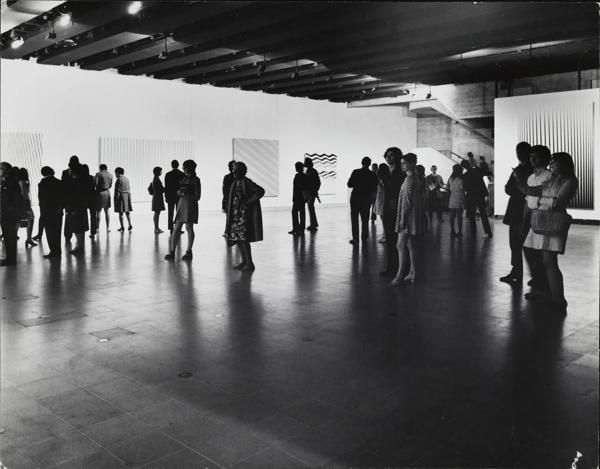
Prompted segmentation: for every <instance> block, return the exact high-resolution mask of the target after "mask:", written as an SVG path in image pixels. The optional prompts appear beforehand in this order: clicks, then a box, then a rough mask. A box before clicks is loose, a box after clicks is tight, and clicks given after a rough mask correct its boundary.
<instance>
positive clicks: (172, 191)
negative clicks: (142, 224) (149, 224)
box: [165, 160, 184, 233]
mask: <svg viewBox="0 0 600 469" xmlns="http://www.w3.org/2000/svg"><path fill="white" fill-rule="evenodd" d="M171 168H173V169H172V170H171V171H169V172H168V173H167V174H165V202H166V203H167V227H168V228H169V231H170V232H171V233H173V215H174V213H175V207H176V206H177V201H178V200H179V195H178V194H177V189H179V181H181V179H182V178H183V176H184V174H183V172H182V171H180V170H179V169H178V168H179V161H177V160H173V161H171Z"/></svg>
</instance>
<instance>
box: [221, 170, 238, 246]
mask: <svg viewBox="0 0 600 469" xmlns="http://www.w3.org/2000/svg"><path fill="white" fill-rule="evenodd" d="M234 163H235V161H234V160H231V161H230V162H229V163H227V167H228V168H229V172H228V173H227V174H226V175H225V176H223V186H222V190H223V199H222V200H221V210H222V211H223V213H225V214H227V204H228V203H229V192H230V191H231V185H232V184H233V180H234V177H233V165H234ZM225 225H227V220H226V221H225ZM223 237H224V238H225V237H227V228H225V232H223Z"/></svg>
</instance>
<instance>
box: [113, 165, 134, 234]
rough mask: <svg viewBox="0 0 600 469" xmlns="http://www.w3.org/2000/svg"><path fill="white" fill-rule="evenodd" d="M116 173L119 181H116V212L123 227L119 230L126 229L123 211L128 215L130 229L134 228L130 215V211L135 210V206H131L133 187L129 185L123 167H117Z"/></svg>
mask: <svg viewBox="0 0 600 469" xmlns="http://www.w3.org/2000/svg"><path fill="white" fill-rule="evenodd" d="M115 175H116V177H117V181H116V182H115V212H117V213H118V214H119V224H120V225H121V228H119V229H118V230H117V231H124V230H125V228H124V227H123V213H125V216H126V217H127V224H128V225H129V228H127V229H128V230H129V231H131V229H132V228H133V226H131V218H130V216H129V212H131V211H133V207H132V206H131V188H130V186H129V179H127V178H126V177H125V170H124V169H123V168H121V167H118V168H115Z"/></svg>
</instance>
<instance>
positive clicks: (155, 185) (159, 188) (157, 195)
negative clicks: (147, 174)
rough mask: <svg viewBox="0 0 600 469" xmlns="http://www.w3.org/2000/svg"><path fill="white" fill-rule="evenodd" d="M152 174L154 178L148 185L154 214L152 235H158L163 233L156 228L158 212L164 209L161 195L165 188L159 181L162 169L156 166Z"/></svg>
mask: <svg viewBox="0 0 600 469" xmlns="http://www.w3.org/2000/svg"><path fill="white" fill-rule="evenodd" d="M152 173H153V174H154V178H153V179H152V182H151V183H150V184H151V185H152V211H153V212H154V234H160V233H162V232H163V230H161V229H160V228H159V227H158V220H159V218H160V212H162V211H163V210H164V209H165V202H164V199H163V194H164V193H165V186H163V183H162V182H161V180H160V175H161V174H162V168H161V167H160V166H156V167H155V168H154V169H153V170H152Z"/></svg>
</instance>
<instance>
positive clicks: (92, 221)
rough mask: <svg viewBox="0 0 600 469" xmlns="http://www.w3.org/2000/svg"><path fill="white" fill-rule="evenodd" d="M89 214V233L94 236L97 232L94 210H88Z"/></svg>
mask: <svg viewBox="0 0 600 469" xmlns="http://www.w3.org/2000/svg"><path fill="white" fill-rule="evenodd" d="M88 212H90V232H91V234H96V232H97V231H98V219H97V218H96V209H95V208H90V209H88Z"/></svg>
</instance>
